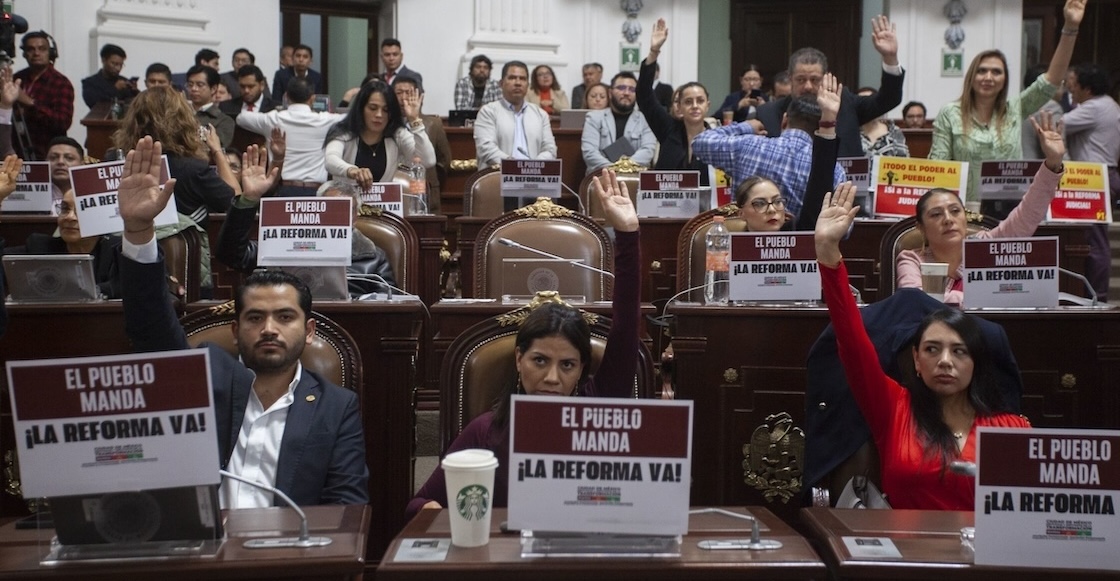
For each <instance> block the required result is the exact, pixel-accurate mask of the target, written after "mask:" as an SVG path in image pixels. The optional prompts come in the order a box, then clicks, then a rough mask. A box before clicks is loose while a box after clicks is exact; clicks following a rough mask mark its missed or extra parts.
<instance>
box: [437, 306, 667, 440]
mask: <svg viewBox="0 0 1120 581" xmlns="http://www.w3.org/2000/svg"><path fill="white" fill-rule="evenodd" d="M542 295H544V296H543V297H542ZM542 295H538V299H537V300H536V301H534V302H533V303H531V304H529V305H526V306H523V307H521V308H518V309H515V310H513V311H510V312H509V313H506V314H502V315H498V316H495V317H491V318H489V319H486V320H484V321H482V322H480V323H478V324H476V325H474V326H472V327H471V328H469V329H467V330H466V331H464V332H462V333H461V334H460V335H459V336H458V337H456V338H455V340H454V341H453V342H452V343H451V346H450V347H449V348H448V349H447V355H446V356H445V357H444V360H443V366H442V369H441V370H440V414H439V415H440V450H446V449H447V447H448V446H449V445H450V444H451V442H452V441H454V439H455V437H456V436H458V435H459V432H461V431H463V428H464V427H466V425H467V424H468V423H470V421H471V420H472V419H474V418H475V417H476V416H478V415H479V414H482V413H484V412H486V411H488V410H490V409H491V408H493V406H494V403H495V402H496V401H497V400H498V398H500V397H503V396H504V395H505V391H506V390H507V389H508V388H509V386H510V385H512V384H513V382H514V381H516V378H517V370H516V368H515V367H514V343H515V342H516V339H517V331H518V329H519V328H520V326H521V323H522V322H523V321H524V320H525V317H527V316H528V315H529V313H530V312H531V311H532V309H534V308H536V306H537V305H538V304H541V303H543V302H546V301H557V300H559V299H558V298H557V297H556V296H555V295H547V294H544V293H542ZM584 317H585V318H586V319H587V320H588V323H589V325H590V326H591V374H592V375H594V374H595V371H596V370H597V369H598V368H599V361H600V360H601V359H602V357H603V349H604V348H605V347H606V344H607V335H608V334H609V333H610V319H607V318H605V317H600V316H597V315H593V314H590V313H586V312H585V313H584ZM639 349H640V352H639V354H638V368H637V369H636V370H635V373H634V388H633V391H632V392H631V396H632V397H634V398H649V397H652V395H653V392H654V387H655V386H654V383H655V376H654V372H653V357H652V356H651V355H650V353H649V349H647V348H646V346H645V344H644V343H640V344H639Z"/></svg>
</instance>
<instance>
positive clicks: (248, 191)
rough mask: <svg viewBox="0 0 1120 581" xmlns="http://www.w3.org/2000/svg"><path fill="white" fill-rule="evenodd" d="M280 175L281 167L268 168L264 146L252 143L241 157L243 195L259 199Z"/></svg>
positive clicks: (253, 199) (247, 197) (255, 199)
mask: <svg viewBox="0 0 1120 581" xmlns="http://www.w3.org/2000/svg"><path fill="white" fill-rule="evenodd" d="M279 177H280V168H278V167H273V168H272V170H271V171H269V169H268V155H267V154H266V153H265V150H264V148H263V147H260V146H257V145H255V144H254V145H250V146H249V148H248V149H246V150H245V155H244V156H243V157H242V159H241V195H242V196H245V198H246V199H248V200H252V201H254V202H256V201H259V200H260V199H261V198H262V197H264V195H265V194H266V193H268V191H269V190H271V189H272V186H275V185H276V180H277V179H279Z"/></svg>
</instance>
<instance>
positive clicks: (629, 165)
mask: <svg viewBox="0 0 1120 581" xmlns="http://www.w3.org/2000/svg"><path fill="white" fill-rule="evenodd" d="M606 169H613V170H614V172H615V174H616V175H617V176H618V181H619V182H621V183H624V184H626V189H627V191H628V192H629V193H630V200H631V201H632V202H634V207H635V208H637V207H638V174H639V172H642V171H645V170H647V169H649V168H647V167H645V166H642V165H638V164H636V163H634V162H633V161H630V158H628V157H625V156H623V158H622V159H620V160H618V161H616V162H614V163H612V164H611V165H609V166H606V167H601V168H599V169H597V170H595V171H593V172H591V173H589V174H587V175H586V176H584V178H583V181H581V182H580V183H579V199H580V202H581V203H582V204H583V207H584V209H585V210H586V211H587V215H588V216H591V217H592V218H595V219H600V220H601V219H603V218H605V217H606V216H605V215H604V214H603V206H602V204H600V203H599V198H598V197H596V196H594V195H592V193H591V179H592V178H594V177H595V176H598V175H602V173H603V171H604V170H606Z"/></svg>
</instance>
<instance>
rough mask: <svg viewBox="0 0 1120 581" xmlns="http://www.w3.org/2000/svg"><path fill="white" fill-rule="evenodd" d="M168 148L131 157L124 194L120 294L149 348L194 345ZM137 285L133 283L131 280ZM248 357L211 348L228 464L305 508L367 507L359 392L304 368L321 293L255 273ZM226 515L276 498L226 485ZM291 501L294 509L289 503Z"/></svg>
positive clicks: (258, 162)
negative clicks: (167, 216) (170, 220)
mask: <svg viewBox="0 0 1120 581" xmlns="http://www.w3.org/2000/svg"><path fill="white" fill-rule="evenodd" d="M161 153H162V151H161V147H160V146H159V144H158V143H154V142H153V141H152V138H151V137H145V138H143V139H141V140H140V142H139V143H137V146H136V149H135V150H134V151H132V152H129V155H128V157H127V158H126V161H125V168H124V173H123V175H122V177H121V185H120V189H119V191H118V202H119V205H120V215H121V219H122V220H123V221H124V240H123V242H122V248H121V255H122V257H121V261H120V262H121V264H120V268H121V277H122V285H121V286H122V289H121V298H122V304H123V309H124V318H125V330H126V332H127V333H128V337H129V340H130V341H132V344H133V345H134V346H135V348H136V349H137V350H138V351H166V350H174V349H186V348H189V345H188V343H187V337H186V334H185V333H184V332H183V328H182V327H181V326H180V325H179V322H178V318H177V317H176V315H175V310H174V308H173V306H172V304H171V300H170V295H169V294H168V293H167V282H166V280H165V278H166V274H165V272H164V267H163V261H162V260H161V257H160V255H159V246H158V245H157V243H156V240H155V222H154V220H155V216H156V215H157V214H159V212H160V211H162V210H163V208H164V207H166V205H167V202H168V200H169V199H170V197H171V192H172V191H173V190H174V188H175V179H174V178H172V179H170V180H168V181H167V183H166V184H165V185H164V186H163V187H162V188H161V187H160V186H159V177H160V175H159V173H160V164H159V159H160V154H161ZM255 153H256V151H255V148H250V155H246V156H245V157H246V167H245V171H244V174H243V176H242V185H243V188H244V191H245V192H246V193H247V194H250V195H256V196H259V195H262V194H263V193H264V192H267V191H268V189H269V188H270V187H271V186H272V183H273V182H274V181H275V180H276V170H273V171H272V172H271V173H269V174H266V172H265V170H264V158H263V155H261V156H259V157H257V158H256V159H254V155H252V154H255ZM125 279H127V281H126V280H125ZM234 311H235V312H236V314H237V320H236V322H235V323H234V324H233V326H232V330H233V334H234V337H235V339H236V343H237V350H238V354H239V356H240V358H235V357H233V356H231V355H230V354H229V353H227V352H226V351H225V350H224V349H223V348H221V347H218V346H216V345H207V348H208V349H209V353H210V375H211V383H212V386H213V390H214V415H215V419H216V421H217V423H218V425H217V426H215V431H216V432H217V438H218V450H219V454H220V456H219V458H220V461H221V467H222V468H223V469H226V470H228V471H230V472H232V473H234V474H237V475H238V476H242V477H245V478H247V479H249V480H252V481H256V482H262V483H264V484H268V485H272V486H274V487H276V488H277V489H279V490H281V491H282V492H284V493H285V494H287V495H288V496H290V497H291V498H292V500H293V501H294V502H295V503H296V504H301V505H313V504H366V503H368V502H369V469H368V468H367V467H366V463H365V438H364V436H363V434H362V423H361V418H360V414H359V411H358V398H357V394H355V393H354V392H352V391H350V390H347V389H344V388H341V387H339V386H337V385H333V384H331V383H330V382H329V381H327V380H325V379H323V378H322V377H320V376H319V375H318V374H316V373H314V372H312V371H310V370H307V369H304V368H303V366H302V365H301V364H300V356H301V355H302V354H303V349H304V347H305V346H306V345H309V344H310V343H311V341H312V339H313V338H314V336H315V320H314V319H312V318H311V316H310V314H311V291H309V290H308V289H307V285H305V284H304V283H303V282H302V281H301V280H299V278H297V277H294V276H292V275H291V274H288V273H284V272H282V271H262V272H259V273H254V274H253V275H252V276H250V277H249V278H248V279H246V281H245V284H244V285H242V287H241V289H240V290H239V291H238V295H237V297H236V299H235V301H234ZM221 499H222V507H223V508H256V507H267V506H272V505H275V504H277V503H278V501H279V500H280V499H277V498H273V495H272V493H269V492H266V491H262V490H259V489H257V488H255V487H252V486H250V485H247V484H242V483H240V482H237V481H232V480H230V481H226V482H225V483H223V485H222V490H221ZM280 504H283V503H282V501H281V502H280Z"/></svg>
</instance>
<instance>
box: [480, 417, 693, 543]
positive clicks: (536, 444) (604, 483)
mask: <svg viewBox="0 0 1120 581" xmlns="http://www.w3.org/2000/svg"><path fill="white" fill-rule="evenodd" d="M512 405H513V411H512V414H511V416H510V453H509V466H499V467H498V469H499V470H509V526H510V528H514V529H521V530H537V531H556V532H597V533H619V534H647V535H680V534H684V533H686V532H687V531H688V506H689V504H688V502H689V487H690V485H691V482H692V468H691V466H692V463H691V462H692V459H691V458H692V456H691V455H692V402H691V401H656V400H633V399H615V398H583V397H549V396H517V395H515V396H513V404H512Z"/></svg>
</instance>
